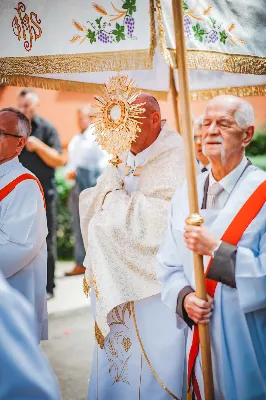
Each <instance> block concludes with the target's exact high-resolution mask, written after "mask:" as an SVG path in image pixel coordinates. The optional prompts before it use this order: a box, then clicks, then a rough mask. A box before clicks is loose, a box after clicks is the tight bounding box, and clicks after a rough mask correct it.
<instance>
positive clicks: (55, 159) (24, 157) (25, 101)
mask: <svg viewBox="0 0 266 400" xmlns="http://www.w3.org/2000/svg"><path fill="white" fill-rule="evenodd" d="M38 104H39V96H38V95H37V94H36V93H35V92H34V91H32V90H31V89H23V90H22V91H21V92H20V93H19V95H18V108H19V110H20V111H21V112H22V113H23V114H24V115H26V117H27V118H28V119H29V120H30V121H31V125H32V133H31V136H30V137H29V138H28V140H27V143H26V146H25V148H24V149H23V151H22V153H21V155H20V157H19V159H20V162H21V163H22V164H23V166H24V167H25V168H27V169H29V170H30V171H31V172H33V173H34V174H35V175H36V176H37V178H38V179H39V181H40V182H41V184H42V187H43V190H44V195H45V200H46V215H47V225H48V236H47V250H48V260H47V288H46V290H47V299H50V298H51V297H53V295H54V287H55V282H54V273H55V262H56V214H57V213H56V207H57V194H56V183H55V177H54V174H55V168H56V167H60V166H62V165H63V163H64V162H63V158H62V156H61V144H60V139H59V135H58V133H57V131H56V129H55V127H54V126H53V125H52V124H51V123H50V122H48V121H46V120H45V119H43V118H41V117H39V116H38V115H37V107H38Z"/></svg>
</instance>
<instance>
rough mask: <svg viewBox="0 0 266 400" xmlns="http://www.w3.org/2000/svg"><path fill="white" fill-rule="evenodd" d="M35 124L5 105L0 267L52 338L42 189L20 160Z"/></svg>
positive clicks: (0, 146) (0, 115) (1, 114)
mask: <svg viewBox="0 0 266 400" xmlns="http://www.w3.org/2000/svg"><path fill="white" fill-rule="evenodd" d="M30 131H31V127H30V122H29V121H28V119H27V118H26V117H25V116H24V114H22V113H21V112H19V111H18V110H16V109H13V108H7V109H2V110H0V270H1V271H2V273H3V275H4V277H5V278H6V279H7V281H8V282H9V284H10V285H11V286H12V287H13V288H15V289H17V290H18V291H19V292H20V293H21V294H23V295H24V296H25V297H26V298H27V299H28V300H29V301H30V303H32V305H33V307H34V309H35V314H36V318H37V321H38V328H39V329H38V335H37V336H38V338H37V340H38V341H40V339H47V333H48V332H47V331H48V325H47V324H48V321H47V308H46V263H47V249H46V236H47V224H46V215H45V202H44V197H43V193H42V188H41V186H40V184H39V182H38V180H37V178H36V177H35V176H34V175H33V174H32V173H30V172H29V171H28V170H27V169H26V168H24V167H23V166H22V165H21V163H20V162H19V160H18V155H19V154H20V152H21V150H22V149H23V147H24V145H25V143H26V140H27V137H28V136H29V135H30Z"/></svg>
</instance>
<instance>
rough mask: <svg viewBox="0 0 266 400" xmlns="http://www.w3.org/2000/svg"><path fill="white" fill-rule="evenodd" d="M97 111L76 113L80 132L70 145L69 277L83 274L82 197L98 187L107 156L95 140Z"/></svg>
mask: <svg viewBox="0 0 266 400" xmlns="http://www.w3.org/2000/svg"><path fill="white" fill-rule="evenodd" d="M93 117H94V110H93V108H92V107H91V106H90V105H88V106H84V107H82V108H80V109H78V110H77V123H78V127H79V133H78V134H76V135H75V136H73V138H72V139H71V141H70V143H69V145H68V164H67V170H66V178H67V179H68V180H70V181H72V182H73V187H72V190H71V192H70V199H69V200H70V209H71V214H72V229H73V234H74V237H75V266H74V269H73V270H72V271H70V272H66V273H65V275H66V276H73V275H81V274H84V272H85V268H84V267H83V261H84V258H85V248H84V244H83V239H82V236H81V230H80V219H79V195H80V192H81V191H82V190H84V189H88V188H90V187H92V186H95V184H96V180H97V178H98V176H99V175H100V173H101V171H102V169H103V167H104V166H105V165H106V161H107V157H106V155H105V153H104V152H103V151H102V150H101V148H100V147H99V146H98V145H97V143H96V142H95V139H94V137H93V129H94V128H93V125H92V122H93Z"/></svg>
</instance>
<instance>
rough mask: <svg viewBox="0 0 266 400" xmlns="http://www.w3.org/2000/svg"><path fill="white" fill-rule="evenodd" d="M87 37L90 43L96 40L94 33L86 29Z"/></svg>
mask: <svg viewBox="0 0 266 400" xmlns="http://www.w3.org/2000/svg"><path fill="white" fill-rule="evenodd" d="M87 38H88V39H89V40H90V43H91V44H92V43H93V42H96V33H95V32H93V31H91V30H90V29H88V33H87Z"/></svg>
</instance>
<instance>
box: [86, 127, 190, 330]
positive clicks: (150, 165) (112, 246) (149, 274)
mask: <svg viewBox="0 0 266 400" xmlns="http://www.w3.org/2000/svg"><path fill="white" fill-rule="evenodd" d="M120 158H122V160H124V162H123V164H122V167H121V168H123V166H125V161H126V160H125V158H126V155H125V154H124V155H122V156H120ZM184 179H185V166H184V150H183V144H182V139H181V137H180V136H179V135H178V134H177V133H176V132H174V131H172V130H170V129H169V128H168V127H167V124H165V125H164V127H163V128H162V130H161V132H160V135H159V137H158V139H157V140H156V142H155V143H154V145H153V148H152V150H151V152H150V154H149V157H148V160H147V162H146V163H145V165H144V166H143V167H142V168H141V174H140V176H139V180H138V185H137V190H136V191H135V192H133V193H132V194H131V195H128V194H127V192H126V191H125V190H124V189H123V181H122V179H121V177H120V173H119V170H118V169H117V168H115V167H114V166H112V165H110V166H108V167H107V168H106V170H105V171H104V173H103V174H102V176H101V177H100V178H99V179H98V182H97V185H96V187H94V188H90V189H87V190H85V191H84V192H82V193H81V195H80V221H81V230H82V235H83V240H84V245H85V249H86V257H85V260H84V266H85V267H86V280H87V283H88V285H89V286H90V287H93V288H94V290H95V294H96V324H97V326H98V327H99V329H100V331H101V333H102V335H103V338H104V337H106V335H107V334H108V332H109V326H108V323H107V315H108V313H109V312H110V311H111V310H112V309H113V308H114V307H116V306H117V305H120V304H123V303H127V302H129V301H134V300H141V299H144V298H147V297H150V296H153V295H156V294H158V293H160V285H159V283H158V282H157V280H156V268H155V267H156V259H155V255H156V253H157V251H158V248H159V246H160V244H161V240H162V237H163V234H164V232H165V230H166V228H167V219H168V211H169V205H170V200H171V198H172V196H173V195H174V193H175V191H176V189H177V188H178V187H181V186H182V184H183V182H184Z"/></svg>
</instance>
